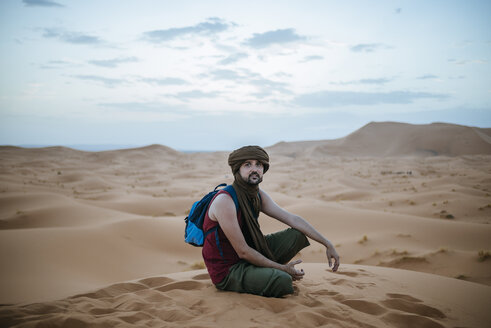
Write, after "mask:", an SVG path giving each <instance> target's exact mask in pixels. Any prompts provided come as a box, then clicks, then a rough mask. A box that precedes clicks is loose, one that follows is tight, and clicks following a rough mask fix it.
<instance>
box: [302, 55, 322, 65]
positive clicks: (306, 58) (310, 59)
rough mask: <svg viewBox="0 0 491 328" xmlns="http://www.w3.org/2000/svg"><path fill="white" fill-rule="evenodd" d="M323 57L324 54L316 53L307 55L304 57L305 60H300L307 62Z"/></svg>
mask: <svg viewBox="0 0 491 328" xmlns="http://www.w3.org/2000/svg"><path fill="white" fill-rule="evenodd" d="M323 59H324V57H323V56H316V55H314V56H305V57H304V58H303V60H302V61H300V62H301V63H306V62H310V61H314V60H323Z"/></svg>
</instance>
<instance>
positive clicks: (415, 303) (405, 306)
mask: <svg viewBox="0 0 491 328" xmlns="http://www.w3.org/2000/svg"><path fill="white" fill-rule="evenodd" d="M394 295H395V296H396V297H394ZM387 296H389V299H387V300H384V301H382V302H381V303H382V304H384V305H385V306H386V307H388V308H390V309H394V310H399V311H403V312H408V313H414V314H417V315H420V316H425V317H430V318H440V319H444V318H446V316H445V314H444V313H443V312H442V311H440V310H438V309H436V308H434V307H431V306H428V305H424V304H421V303H420V302H421V301H420V300H418V299H415V298H414V297H412V296H409V295H401V294H387Z"/></svg>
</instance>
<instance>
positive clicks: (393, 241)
mask: <svg viewBox="0 0 491 328" xmlns="http://www.w3.org/2000/svg"><path fill="white" fill-rule="evenodd" d="M415 131H416V132H415ZM396 132H397V133H396ZM415 133H416V136H417V137H416V136H415ZM489 135H490V129H476V128H470V127H461V126H453V125H448V124H432V125H428V126H409V125H402V126H401V125H399V124H395V123H376V124H369V125H368V126H366V127H364V128H362V129H361V130H359V131H357V132H354V133H353V134H351V135H350V136H347V137H346V138H342V139H338V140H330V141H316V142H298V143H281V144H277V145H275V146H272V147H270V148H268V151H269V152H270V155H271V170H270V171H269V172H268V173H267V174H266V176H265V180H264V182H263V183H262V185H261V187H262V188H263V189H264V190H265V191H266V192H268V193H269V194H270V195H271V196H272V197H273V199H275V201H276V202H278V204H280V205H281V206H283V207H284V208H286V209H287V210H289V211H292V212H294V213H297V214H299V215H301V216H303V217H305V218H306V219H307V220H309V221H310V222H311V223H312V224H313V225H314V226H315V227H316V228H317V229H318V230H319V231H321V232H322V233H323V234H325V235H326V236H327V237H328V238H329V239H331V240H332V242H333V243H334V244H335V245H336V247H337V249H338V252H339V253H340V255H341V262H342V265H341V268H340V272H339V273H338V274H333V273H331V272H330V271H328V270H327V265H326V263H325V255H324V251H323V249H322V248H321V247H320V245H317V244H315V243H312V246H311V247H309V248H307V249H305V250H304V251H302V253H301V254H300V255H299V258H302V260H303V261H304V264H302V267H303V268H304V269H305V271H306V272H307V276H306V278H305V279H304V280H303V281H301V282H298V283H297V284H296V290H297V292H296V295H293V296H289V297H287V298H285V299H279V300H276V299H266V298H261V297H256V296H251V295H238V294H233V293H223V292H219V291H217V290H216V289H215V288H214V287H213V286H211V282H210V281H209V278H208V276H207V275H206V274H205V272H204V271H203V270H198V271H196V270H197V269H203V268H204V267H203V262H202V259H201V249H199V248H194V247H192V246H189V245H186V244H184V242H183V229H184V221H183V218H184V217H185V216H186V213H187V212H188V211H189V209H190V207H191V204H192V203H193V202H194V201H195V200H197V199H199V198H200V197H201V196H202V195H203V194H205V193H206V192H208V191H209V190H211V189H212V188H213V187H215V186H216V185H217V184H219V183H221V182H227V183H231V182H232V179H233V178H232V175H231V173H230V171H229V168H228V166H227V163H226V158H227V156H228V153H225V152H217V153H194V154H184V153H180V152H177V151H175V150H172V149H170V148H168V147H164V146H160V145H152V146H148V147H143V148H136V149H125V150H118V151H109V152H82V151H77V150H73V149H69V148H64V147H49V148H43V149H24V148H18V147H9V146H5V147H0V181H1V184H0V264H1V269H0V304H4V305H2V306H0V326H2V327H3V326H12V325H19V326H22V325H24V324H25V326H26V327H30V326H36V325H37V324H39V326H44V325H47V326H49V325H55V326H56V325H65V326H101V327H106V326H129V325H135V326H145V325H147V326H156V327H160V326H185V327H189V326H196V327H209V326H213V327H216V326H222V327H223V326H230V325H231V323H233V324H234V326H247V327H250V326H261V325H263V326H268V327H279V326H288V327H293V326H306V327H317V326H326V327H456V326H465V327H486V323H489V322H490V321H491V320H490V317H489V311H488V309H489V308H490V305H491V292H490V288H491V287H489V286H491V255H490V250H491V238H490V237H491V225H490V223H491V166H490V164H489V163H491V155H490V152H489V148H488V146H489V139H487V137H488V136H489ZM389 136H390V138H389ZM423 136H424V138H423ZM444 136H446V137H445V138H444ZM451 136H454V137H452V138H450V137H451ZM377 140H378V141H377ZM466 142H467V143H466ZM468 143H470V144H468ZM360 145H361V146H362V147H361V146H360ZM360 147H361V148H363V149H360ZM422 149H427V150H428V149H430V150H432V151H433V152H428V151H421V150H422ZM357 153H358V155H355V154H357ZM434 154H438V155H436V156H435V155H434ZM441 155H445V156H441ZM260 222H261V226H262V228H263V230H264V231H265V232H266V233H268V232H274V231H276V230H279V229H282V228H284V226H283V225H282V224H280V223H278V222H277V221H274V220H271V219H270V218H268V217H266V216H264V215H262V216H261V217H260ZM401 269H402V270H401ZM326 270H327V271H326ZM145 277H147V278H145ZM148 277H149V278H148ZM73 295H77V296H73ZM459 295H460V296H459ZM9 304H10V305H9ZM261 323H263V324H261Z"/></svg>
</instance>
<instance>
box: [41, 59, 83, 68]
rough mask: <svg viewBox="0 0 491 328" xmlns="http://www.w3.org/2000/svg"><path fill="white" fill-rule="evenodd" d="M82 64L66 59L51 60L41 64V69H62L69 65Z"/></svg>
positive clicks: (76, 65)
mask: <svg viewBox="0 0 491 328" xmlns="http://www.w3.org/2000/svg"><path fill="white" fill-rule="evenodd" d="M78 66H80V64H78V63H76V62H71V61H66V60H50V61H48V62H46V63H44V64H41V65H39V68H41V69H60V68H67V67H78Z"/></svg>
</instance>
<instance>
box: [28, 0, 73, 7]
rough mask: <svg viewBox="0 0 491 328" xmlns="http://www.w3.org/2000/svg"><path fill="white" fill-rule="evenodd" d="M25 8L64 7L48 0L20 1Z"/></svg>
mask: <svg viewBox="0 0 491 328" xmlns="http://www.w3.org/2000/svg"><path fill="white" fill-rule="evenodd" d="M22 2H23V3H24V6H26V7H65V6H63V5H61V4H59V3H58V2H54V1H49V0H22Z"/></svg>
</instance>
